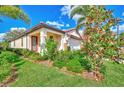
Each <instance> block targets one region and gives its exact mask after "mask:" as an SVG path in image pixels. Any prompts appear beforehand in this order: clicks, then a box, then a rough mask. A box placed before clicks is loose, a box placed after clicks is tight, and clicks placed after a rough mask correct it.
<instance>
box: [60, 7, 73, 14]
mask: <svg viewBox="0 0 124 93" xmlns="http://www.w3.org/2000/svg"><path fill="white" fill-rule="evenodd" d="M60 11H61V15H68V16H70V13H71V6H70V5H66V6H63V7H62V8H61V10H60Z"/></svg>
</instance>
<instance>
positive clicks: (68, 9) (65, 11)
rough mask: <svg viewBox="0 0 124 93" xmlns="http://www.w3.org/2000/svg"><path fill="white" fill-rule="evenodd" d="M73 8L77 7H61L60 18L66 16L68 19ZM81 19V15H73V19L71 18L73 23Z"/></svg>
mask: <svg viewBox="0 0 124 93" xmlns="http://www.w3.org/2000/svg"><path fill="white" fill-rule="evenodd" d="M75 7H77V6H74V7H73V8H71V5H66V6H63V7H62V8H61V10H60V11H61V15H62V16H68V17H69V18H70V14H71V11H72V10H73V9H74V8H75ZM80 17H81V15H78V14H77V15H75V16H74V17H73V19H74V20H75V21H77V19H79V18H80Z"/></svg>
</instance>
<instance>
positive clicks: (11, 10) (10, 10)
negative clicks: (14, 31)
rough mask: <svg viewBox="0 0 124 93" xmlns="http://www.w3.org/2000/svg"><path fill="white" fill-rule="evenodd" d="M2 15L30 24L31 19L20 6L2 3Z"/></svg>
mask: <svg viewBox="0 0 124 93" xmlns="http://www.w3.org/2000/svg"><path fill="white" fill-rule="evenodd" d="M0 16H6V17H10V18H13V19H21V20H24V21H25V22H26V23H27V24H30V19H29V17H28V16H27V14H25V13H24V11H23V10H21V9H20V8H19V6H12V5H0Z"/></svg>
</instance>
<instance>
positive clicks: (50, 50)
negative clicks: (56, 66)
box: [46, 39, 57, 60]
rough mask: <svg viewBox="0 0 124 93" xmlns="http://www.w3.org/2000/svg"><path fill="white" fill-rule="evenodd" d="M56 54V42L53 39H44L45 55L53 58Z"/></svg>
mask: <svg viewBox="0 0 124 93" xmlns="http://www.w3.org/2000/svg"><path fill="white" fill-rule="evenodd" d="M56 54H57V42H55V41H54V40H53V39H47V40H46V55H47V56H48V58H49V59H50V60H53V59H54V58H55V56H56Z"/></svg>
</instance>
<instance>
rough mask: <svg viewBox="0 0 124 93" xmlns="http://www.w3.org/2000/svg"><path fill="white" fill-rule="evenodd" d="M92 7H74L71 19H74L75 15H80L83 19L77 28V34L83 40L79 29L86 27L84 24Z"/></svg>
mask: <svg viewBox="0 0 124 93" xmlns="http://www.w3.org/2000/svg"><path fill="white" fill-rule="evenodd" d="M91 7H92V6H89V5H79V6H72V7H71V8H72V11H71V14H70V16H71V18H73V17H74V16H75V15H80V16H81V17H80V18H79V19H78V20H77V26H76V32H77V34H78V35H79V36H80V38H81V39H82V40H83V38H82V36H81V35H80V33H79V29H80V28H82V27H84V25H85V24H84V22H85V20H86V16H88V12H89V11H90V9H91Z"/></svg>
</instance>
